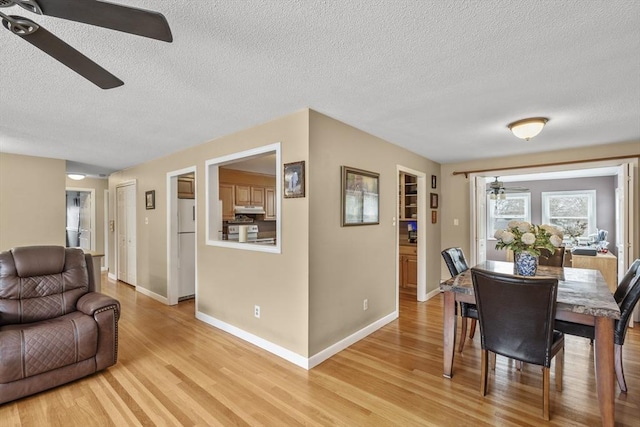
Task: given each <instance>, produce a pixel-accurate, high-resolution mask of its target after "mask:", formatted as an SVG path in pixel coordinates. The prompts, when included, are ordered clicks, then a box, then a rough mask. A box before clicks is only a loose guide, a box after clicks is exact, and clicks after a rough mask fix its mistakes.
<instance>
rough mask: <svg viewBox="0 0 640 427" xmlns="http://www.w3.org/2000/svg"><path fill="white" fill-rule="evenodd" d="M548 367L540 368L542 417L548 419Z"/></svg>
mask: <svg viewBox="0 0 640 427" xmlns="http://www.w3.org/2000/svg"><path fill="white" fill-rule="evenodd" d="M549 380H550V376H549V368H547V367H543V368H542V418H544V419H545V420H546V421H549Z"/></svg>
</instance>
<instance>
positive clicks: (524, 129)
mask: <svg viewBox="0 0 640 427" xmlns="http://www.w3.org/2000/svg"><path fill="white" fill-rule="evenodd" d="M548 121H549V119H547V118H545V117H531V118H529V119H522V120H518V121H515V122H513V123H510V124H509V125H507V127H508V128H509V130H511V132H513V134H514V135H515V136H517V137H518V138H520V139H524V140H525V141H529V140H530V139H531V138H533V137H534V136H536V135H537V134H539V133H540V132H541V131H542V128H543V127H544V125H545V124H547V122H548Z"/></svg>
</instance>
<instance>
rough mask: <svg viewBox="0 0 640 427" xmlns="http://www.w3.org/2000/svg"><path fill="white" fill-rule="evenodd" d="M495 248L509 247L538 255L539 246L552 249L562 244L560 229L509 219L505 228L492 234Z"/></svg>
mask: <svg viewBox="0 0 640 427" xmlns="http://www.w3.org/2000/svg"><path fill="white" fill-rule="evenodd" d="M494 237H495V238H496V239H498V243H496V249H504V248H509V249H511V250H512V251H513V252H515V253H518V252H528V253H530V254H531V255H533V256H540V248H546V249H548V250H550V251H552V252H553V251H554V250H555V248H557V247H559V246H561V245H562V237H563V236H562V231H561V230H560V229H559V228H557V227H555V226H553V225H548V224H543V225H534V224H530V223H528V222H526V221H510V222H509V223H508V224H507V229H506V230H498V231H496V233H495V234H494Z"/></svg>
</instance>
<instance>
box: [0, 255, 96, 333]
mask: <svg viewBox="0 0 640 427" xmlns="http://www.w3.org/2000/svg"><path fill="white" fill-rule="evenodd" d="M89 257H90V255H89ZM92 267H93V265H92V263H91V262H89V263H87V261H86V258H85V254H84V252H83V251H82V250H81V249H78V248H64V247H61V246H29V247H17V248H13V249H11V250H10V251H6V252H2V253H0V326H4V325H9V324H18V323H31V322H38V321H41V320H47V319H52V318H54V317H58V316H62V315H64V314H67V313H69V312H72V311H75V310H76V302H77V301H78V298H80V297H81V296H82V295H84V294H86V293H87V292H89V290H90V289H91V290H92V289H93V288H94V283H93V268H92Z"/></svg>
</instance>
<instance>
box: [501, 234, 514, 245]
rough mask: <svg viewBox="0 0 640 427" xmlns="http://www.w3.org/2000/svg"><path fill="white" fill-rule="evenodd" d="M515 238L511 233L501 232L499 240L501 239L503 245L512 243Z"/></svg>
mask: <svg viewBox="0 0 640 427" xmlns="http://www.w3.org/2000/svg"><path fill="white" fill-rule="evenodd" d="M515 237H516V236H514V235H513V233H512V232H510V231H503V232H502V237H501V238H502V242H503V243H506V244H509V243H511V242H513V239H514V238H515Z"/></svg>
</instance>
